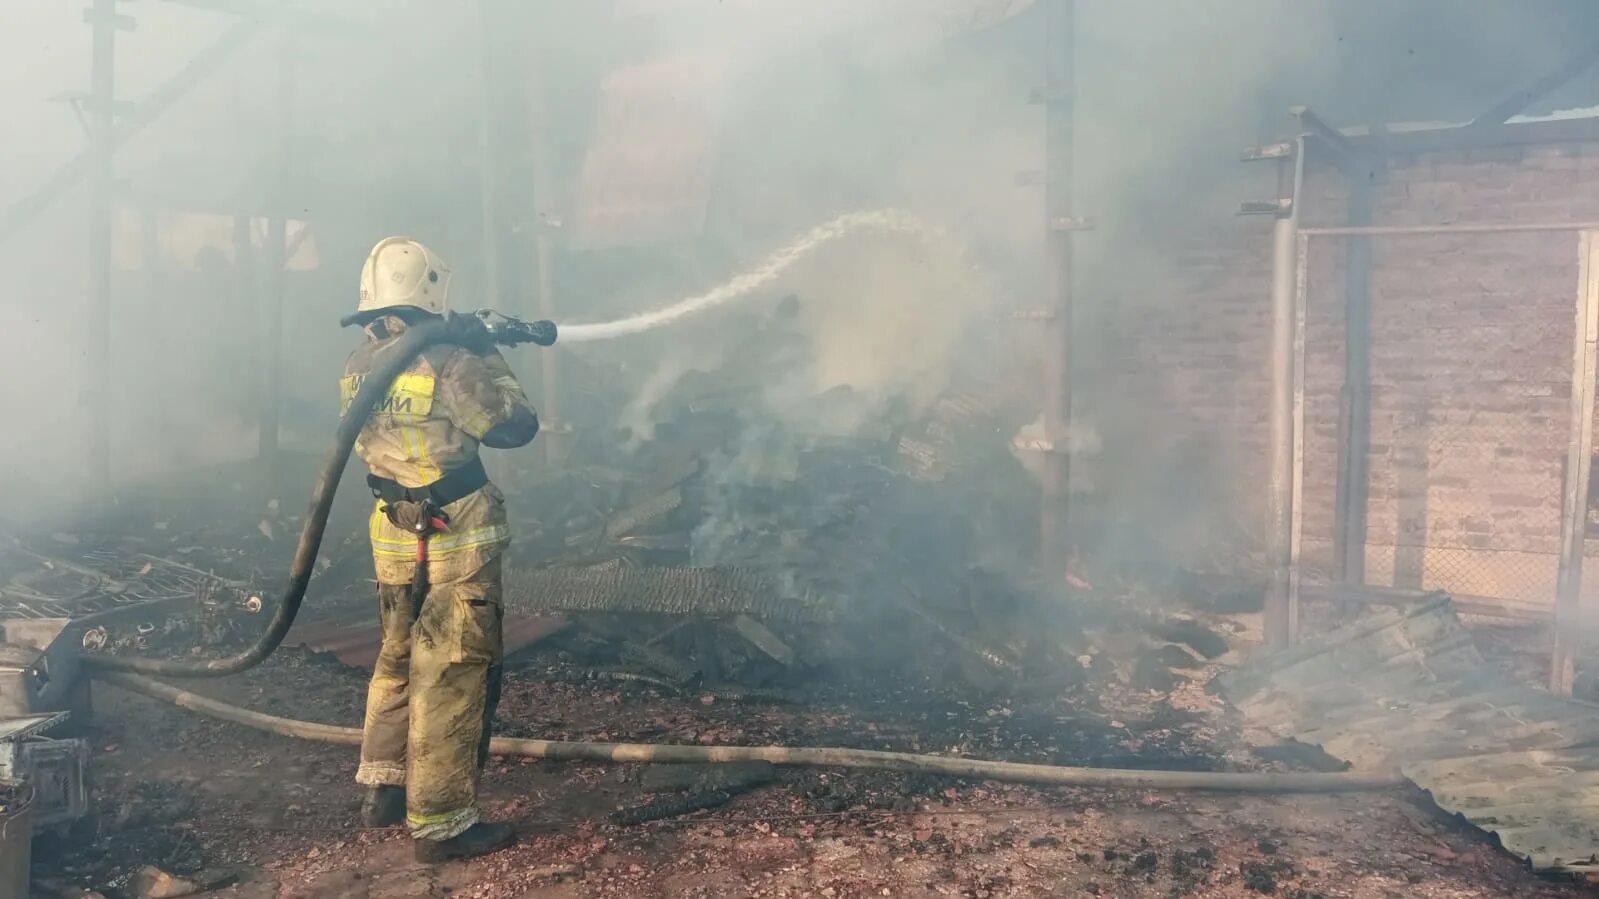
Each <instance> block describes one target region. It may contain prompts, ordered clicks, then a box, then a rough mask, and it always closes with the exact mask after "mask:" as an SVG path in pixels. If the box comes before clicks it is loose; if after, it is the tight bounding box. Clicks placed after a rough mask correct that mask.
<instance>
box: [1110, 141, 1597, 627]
mask: <svg viewBox="0 0 1599 899" xmlns="http://www.w3.org/2000/svg"><path fill="white" fill-rule="evenodd" d="M1261 175H1262V180H1261V181H1260V189H1259V190H1258V191H1257V192H1258V193H1259V194H1260V196H1261V197H1268V196H1271V195H1272V194H1273V193H1274V191H1273V190H1272V185H1273V184H1274V183H1275V182H1274V173H1272V172H1269V171H1262V173H1261ZM1247 199H1255V197H1249V198H1247ZM1346 204H1347V187H1346V185H1345V182H1344V179H1343V176H1342V175H1341V174H1339V173H1337V172H1336V171H1331V170H1324V169H1322V168H1320V167H1316V166H1313V167H1312V169H1311V171H1310V172H1308V173H1307V184H1306V191H1305V197H1304V200H1303V206H1302V209H1303V212H1304V216H1305V220H1306V223H1307V224H1310V225H1315V224H1341V223H1342V222H1343V221H1344V216H1345V215H1346ZM1579 220H1587V221H1592V220H1599V145H1589V146H1580V145H1552V146H1537V147H1527V148H1516V149H1501V150H1493V151H1454V152H1435V153H1428V154H1424V155H1412V156H1408V157H1399V158H1396V159H1394V160H1393V161H1392V166H1391V168H1390V171H1389V174H1388V177H1387V178H1386V180H1385V181H1384V182H1383V183H1382V184H1381V186H1380V187H1379V190H1378V195H1377V211H1376V223H1377V224H1394V225H1404V224H1432V223H1468V222H1495V223H1498V222H1532V221H1579ZM1267 227H1268V226H1267V224H1266V223H1264V222H1258V221H1256V220H1248V219H1242V220H1237V221H1234V222H1229V223H1227V226H1226V227H1222V226H1220V225H1218V227H1216V228H1215V229H1213V230H1211V231H1209V232H1207V233H1205V234H1202V235H1199V236H1197V237H1195V238H1194V239H1193V241H1192V242H1191V243H1190V245H1189V246H1188V247H1187V248H1186V249H1185V250H1184V251H1183V252H1182V253H1180V254H1179V255H1178V257H1177V259H1176V260H1175V266H1176V274H1177V276H1178V277H1176V278H1175V279H1174V283H1175V284H1176V285H1177V287H1176V288H1175V289H1176V292H1177V294H1178V297H1177V301H1176V302H1175V303H1173V304H1172V310H1171V312H1170V314H1162V315H1161V316H1149V315H1139V316H1130V317H1127V318H1126V319H1124V321H1123V322H1122V325H1121V327H1120V329H1119V330H1120V331H1121V332H1122V333H1123V334H1124V336H1126V337H1128V340H1127V343H1128V345H1129V346H1133V345H1139V346H1142V347H1143V348H1144V353H1143V357H1144V358H1147V359H1151V360H1154V361H1156V362H1157V366H1156V367H1155V368H1153V369H1150V368H1147V367H1140V366H1136V365H1130V364H1126V363H1127V362H1129V361H1131V360H1132V359H1133V358H1135V357H1134V355H1133V354H1123V356H1122V358H1123V360H1124V361H1123V363H1122V364H1121V365H1120V366H1119V367H1118V368H1117V369H1116V372H1117V373H1116V375H1115V377H1114V378H1113V379H1112V380H1113V381H1114V382H1115V383H1116V384H1117V385H1118V388H1117V389H1125V390H1126V391H1128V395H1129V396H1138V397H1141V398H1143V400H1144V402H1146V403H1148V404H1151V405H1152V406H1153V407H1154V408H1156V409H1161V410H1166V411H1167V412H1168V413H1169V414H1170V417H1171V419H1172V420H1173V421H1177V422H1180V424H1181V427H1183V428H1191V429H1197V431H1198V432H1202V433H1208V435H1209V438H1210V439H1211V440H1212V442H1213V443H1214V444H1215V445H1218V446H1221V447H1224V448H1225V451H1223V452H1220V453H1217V454H1216V456H1215V457H1214V458H1212V459H1209V460H1206V464H1207V465H1208V466H1209V473H1208V475H1207V476H1210V477H1215V478H1219V479H1220V480H1221V481H1222V482H1224V483H1227V484H1229V485H1231V487H1232V489H1233V492H1232V494H1231V499H1230V506H1231V508H1228V509H1220V508H1218V509H1213V510H1211V512H1212V513H1213V514H1217V515H1237V514H1240V513H1242V514H1244V515H1246V516H1251V517H1253V518H1254V519H1255V520H1257V521H1258V520H1260V519H1261V513H1262V511H1263V508H1264V500H1265V485H1266V482H1267V479H1266V475H1267V466H1266V458H1267V457H1266V441H1267V428H1268V420H1269V407H1268V403H1269V383H1268V380H1267V378H1268V371H1267V360H1268V331H1267V329H1268V327H1269V315H1270V304H1269V274H1268V272H1269V259H1268V255H1269V251H1270V237H1269V233H1268V231H1267ZM1577 241H1578V238H1577V235H1576V234H1574V233H1569V232H1567V233H1560V232H1550V233H1526V234H1485V235H1454V236H1426V237H1397V236H1394V237H1378V238H1374V239H1373V244H1372V247H1373V249H1372V274H1371V309H1372V317H1371V327H1372V335H1373V339H1372V347H1371V367H1372V413H1371V414H1372V427H1371V444H1372V445H1371V455H1370V460H1369V461H1370V483H1369V531H1368V535H1369V545H1368V547H1367V570H1368V579H1369V580H1370V581H1371V582H1372V583H1384V584H1399V585H1402V586H1423V587H1444V588H1447V589H1451V590H1453V591H1455V592H1457V593H1462V594H1476V595H1484V596H1495V597H1503V598H1508V599H1512V600H1517V601H1523V602H1532V603H1538V604H1546V603H1548V602H1549V601H1550V599H1551V597H1552V595H1553V591H1554V582H1555V571H1556V567H1555V553H1556V551H1557V544H1558V536H1559V515H1560V487H1561V477H1562V471H1563V462H1564V456H1565V446H1566V439H1567V433H1568V419H1569V416H1570V411H1569V407H1568V404H1569V402H1570V390H1571V383H1570V381H1571V353H1572V338H1573V333H1572V332H1573V316H1574V311H1575V302H1576V292H1577V268H1578V260H1577ZM1344 254H1345V246H1344V239H1343V238H1317V239H1316V240H1315V241H1314V242H1313V244H1312V254H1311V277H1310V297H1309V306H1308V310H1307V326H1306V333H1307V355H1306V379H1305V380H1306V383H1305V403H1306V406H1305V416H1306V435H1305V441H1306V458H1305V507H1304V522H1305V530H1304V535H1305V562H1306V564H1307V566H1310V568H1311V569H1318V568H1319V569H1321V570H1326V568H1327V567H1328V566H1329V565H1330V559H1331V537H1332V531H1333V517H1334V504H1335V499H1334V497H1335V489H1334V487H1335V483H1336V480H1335V479H1336V468H1337V435H1338V431H1339V417H1340V412H1339V407H1340V396H1339V391H1340V388H1341V386H1342V383H1343V367H1344V347H1343V328H1344V319H1343V314H1342V308H1343V303H1344V275H1343V268H1344V263H1345V259H1344ZM1257 533H1259V531H1258V530H1257ZM1596 569H1599V564H1595V565H1590V566H1589V574H1590V577H1589V580H1590V581H1592V583H1593V584H1594V586H1595V587H1596V588H1599V576H1596V575H1595V570H1596ZM1592 592H1594V594H1595V595H1596V596H1599V589H1595V590H1594V591H1592Z"/></svg>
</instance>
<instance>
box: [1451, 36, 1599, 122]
mask: <svg viewBox="0 0 1599 899" xmlns="http://www.w3.org/2000/svg"><path fill="white" fill-rule="evenodd" d="M1595 62H1599V44H1593V45H1591V46H1589V47H1587V48H1585V49H1583V50H1582V51H1581V52H1579V53H1576V54H1573V55H1572V56H1570V57H1568V58H1567V59H1566V60H1564V61H1563V62H1561V63H1560V65H1558V66H1556V67H1555V68H1554V69H1551V70H1550V71H1549V73H1548V74H1546V75H1544V76H1542V77H1540V78H1538V79H1537V80H1536V81H1533V82H1531V83H1530V84H1528V85H1526V86H1525V87H1523V88H1521V89H1520V90H1518V91H1516V92H1515V93H1513V94H1511V95H1510V96H1508V97H1506V98H1504V99H1503V100H1500V101H1499V102H1498V103H1495V104H1494V105H1492V106H1490V107H1488V108H1487V109H1485V110H1483V112H1482V114H1481V115H1478V116H1477V117H1476V118H1474V119H1472V120H1471V125H1470V126H1469V127H1471V128H1473V129H1479V128H1493V127H1497V126H1499V125H1503V124H1505V123H1506V122H1508V121H1510V120H1511V119H1513V118H1515V117H1516V116H1517V115H1519V114H1520V113H1521V112H1522V111H1524V110H1525V109H1526V108H1527V107H1528V106H1531V105H1532V104H1534V103H1536V102H1538V101H1539V100H1541V99H1543V98H1544V97H1545V96H1547V95H1548V94H1549V93H1550V92H1552V91H1555V90H1558V89H1559V88H1560V87H1561V86H1562V85H1564V84H1565V83H1566V82H1568V81H1570V80H1571V79H1573V78H1575V77H1577V76H1578V75H1581V74H1582V73H1583V70H1585V69H1587V68H1588V67H1589V66H1592V65H1593V64H1594V63H1595Z"/></svg>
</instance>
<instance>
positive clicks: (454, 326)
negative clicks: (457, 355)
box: [444, 312, 494, 356]
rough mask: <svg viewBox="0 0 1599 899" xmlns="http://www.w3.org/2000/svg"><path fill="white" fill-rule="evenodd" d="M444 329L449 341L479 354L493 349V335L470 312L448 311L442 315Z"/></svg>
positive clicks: (481, 321) (479, 319)
mask: <svg viewBox="0 0 1599 899" xmlns="http://www.w3.org/2000/svg"><path fill="white" fill-rule="evenodd" d="M444 331H445V333H446V334H448V335H449V340H450V342H451V343H453V344H455V345H456V346H459V347H462V348H464V349H466V350H469V351H470V352H473V353H476V354H477V355H479V356H482V355H485V354H487V353H490V352H492V351H493V350H494V335H493V334H491V333H489V327H488V325H486V324H484V323H483V319H481V318H478V317H477V316H476V315H473V314H471V313H460V312H451V313H449V314H448V315H446V316H445V317H444Z"/></svg>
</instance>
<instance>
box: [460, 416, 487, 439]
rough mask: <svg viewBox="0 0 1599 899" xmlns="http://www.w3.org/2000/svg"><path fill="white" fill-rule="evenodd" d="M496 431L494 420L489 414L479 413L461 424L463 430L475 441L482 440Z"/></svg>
mask: <svg viewBox="0 0 1599 899" xmlns="http://www.w3.org/2000/svg"><path fill="white" fill-rule="evenodd" d="M493 429H494V418H493V416H491V415H489V414H488V413H487V412H479V413H477V414H476V415H473V416H470V417H468V418H467V419H466V420H464V421H462V422H461V430H463V431H465V432H466V433H467V434H469V435H471V437H472V439H473V440H482V439H483V435H485V434H487V433H488V432H489V431H491V430H493Z"/></svg>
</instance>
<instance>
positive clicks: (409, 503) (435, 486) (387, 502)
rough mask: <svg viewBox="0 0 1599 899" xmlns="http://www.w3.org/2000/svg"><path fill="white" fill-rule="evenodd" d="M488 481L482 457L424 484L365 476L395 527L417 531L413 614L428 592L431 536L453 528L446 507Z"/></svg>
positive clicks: (415, 532) (415, 614)
mask: <svg viewBox="0 0 1599 899" xmlns="http://www.w3.org/2000/svg"><path fill="white" fill-rule="evenodd" d="M488 482H489V473H488V471H487V470H486V469H484V467H483V460H482V459H481V458H477V459H473V460H472V461H471V462H468V463H466V464H465V465H462V466H461V467H460V468H456V469H454V470H452V471H449V472H447V473H446V474H445V475H444V476H443V477H441V478H439V479H438V480H436V481H434V482H433V483H431V484H427V485H425V486H422V487H405V486H403V485H401V484H400V483H399V482H398V481H394V480H390V479H389V478H383V477H378V476H377V475H375V474H368V475H367V476H366V484H367V486H368V487H371V488H372V495H373V496H375V497H377V498H378V499H379V500H382V502H383V506H382V509H383V514H384V516H385V517H387V518H388V519H389V523H391V524H393V525H394V526H395V527H398V528H402V529H404V530H407V531H410V532H411V533H413V534H415V535H416V573H415V574H414V575H413V576H412V579H411V615H412V617H413V618H414V617H416V616H417V615H420V614H421V611H422V602H423V600H424V598H425V597H426V596H427V592H428V538H429V537H431V536H433V535H434V534H437V533H438V532H440V531H447V530H449V528H450V516H449V515H448V514H446V513H445V511H444V507H445V506H448V505H449V504H450V503H453V502H455V501H456V500H458V499H463V498H465V497H467V496H470V495H471V494H473V493H475V492H477V491H478V490H480V489H482V488H483V487H484V486H485V485H487V484H488Z"/></svg>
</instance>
